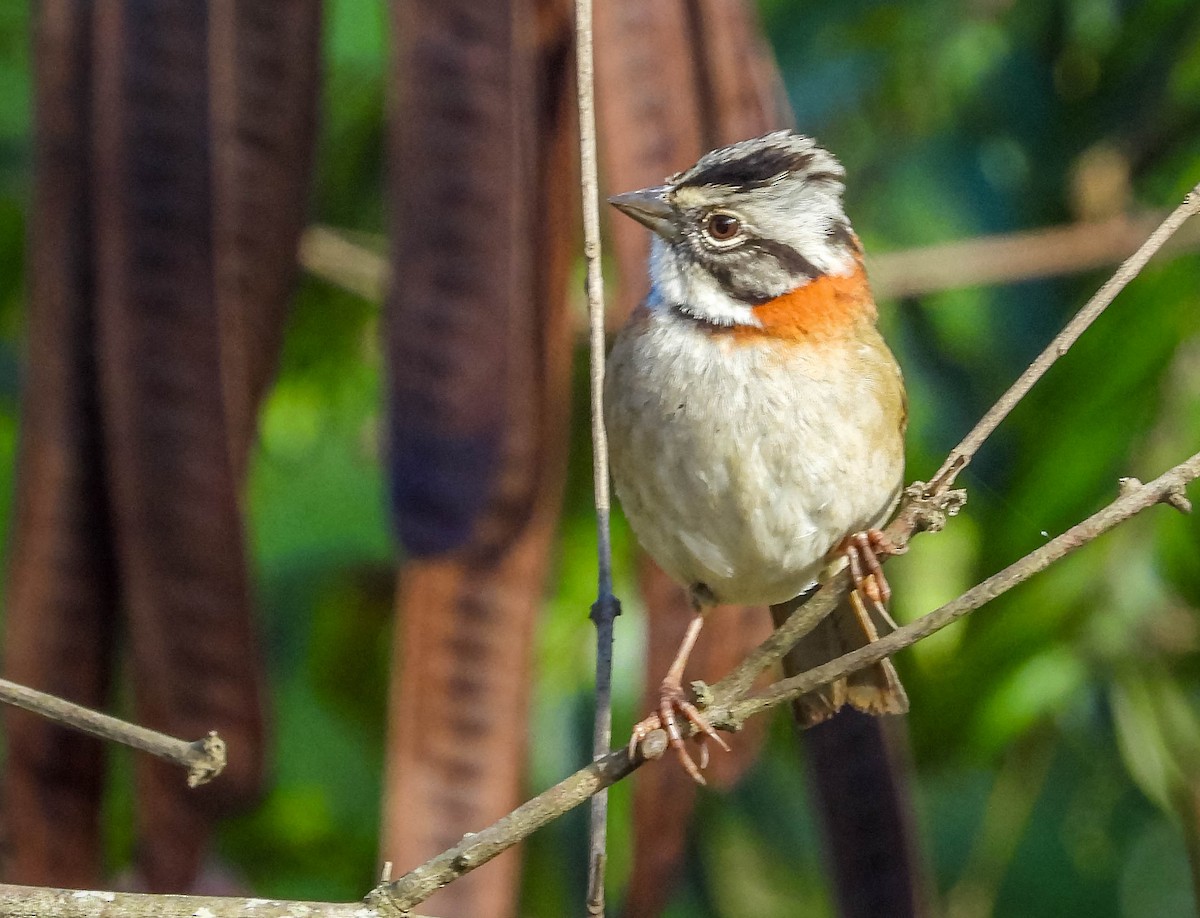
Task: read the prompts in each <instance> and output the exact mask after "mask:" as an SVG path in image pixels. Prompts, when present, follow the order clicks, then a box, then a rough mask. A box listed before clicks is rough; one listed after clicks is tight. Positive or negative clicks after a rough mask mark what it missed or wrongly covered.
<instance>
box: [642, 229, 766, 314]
mask: <svg viewBox="0 0 1200 918" xmlns="http://www.w3.org/2000/svg"><path fill="white" fill-rule="evenodd" d="M646 305H647V306H648V307H649V308H650V309H654V310H662V309H677V310H678V311H680V312H682V313H683V314H684V315H687V316H691V317H692V318H693V319H699V320H701V321H703V322H711V323H712V324H713V325H724V326H732V325H749V326H752V327H754V328H761V327H762V322H760V321H759V320H758V317H757V316H755V314H754V307H753V306H750V305H749V304H747V303H743V302H740V301H739V300H735V299H734V298H733V297H731V296H730V295H729V294H728V293H726V292H725V290H724V289H723V288H722V287H721V285H720V284H719V283H717V281H716V279H715V278H713V276H712V275H711V274H709V273H708V272H707V271H705V270H704V269H703V268H702V267H700V266H699V265H694V264H688V263H681V260H680V259H679V258H677V257H676V256H675V254H674V253H673V252H672V251H671V247H670V246H669V245H668V244H667V243H666V242H664V241H663V240H662V239H660V238H658V237H657V236H656V237H654V238H653V239H652V240H651V243H650V296H649V298H648V299H647V302H646Z"/></svg>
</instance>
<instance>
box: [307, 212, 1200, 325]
mask: <svg viewBox="0 0 1200 918" xmlns="http://www.w3.org/2000/svg"><path fill="white" fill-rule="evenodd" d="M1161 222H1162V214H1134V215H1131V216H1119V217H1114V218H1113V219H1111V220H1106V221H1104V222H1097V223H1069V224H1066V225H1063V226H1048V227H1042V228H1040V229H1033V230H1022V231H1019V232H1015V233H1003V234H1000V235H994V236H976V237H974V238H970V239H959V240H955V241H954V242H943V243H938V244H937V245H927V246H919V247H916V248H910V249H901V250H900V251H895V252H882V253H878V254H875V255H870V256H868V258H867V269H868V271H869V273H870V276H871V289H873V290H874V291H875V296H876V297H877V298H878V299H890V298H896V297H906V296H925V295H927V294H930V293H938V292H939V291H942V290H955V289H959V288H962V287H982V286H993V285H1002V284H1015V283H1020V282H1021V281H1027V280H1035V279H1039V278H1047V277H1061V276H1065V275H1070V274H1078V273H1080V272H1081V271H1090V270H1093V269H1095V268H1102V267H1104V266H1106V265H1113V264H1119V263H1120V262H1121V261H1122V260H1123V259H1125V258H1127V257H1128V256H1129V254H1130V253H1131V252H1134V251H1135V250H1136V249H1137V247H1138V246H1139V244H1141V243H1142V242H1143V241H1144V240H1145V239H1146V237H1147V236H1149V235H1150V233H1151V231H1153V230H1154V228H1155V227H1156V226H1158V225H1159V224H1160V223H1161ZM383 246H384V239H383V237H382V236H372V235H370V234H366V233H353V232H351V231H350V230H345V229H335V228H333V227H329V226H322V225H321V224H314V225H312V226H310V227H309V228H308V229H306V230H305V231H304V235H303V237H302V238H301V240H300V251H299V258H300V264H301V266H302V267H303V268H304V270H305V271H307V272H308V273H309V274H312V275H313V276H315V277H319V278H321V279H322V280H324V281H325V282H327V283H330V284H333V285H334V286H337V287H341V288H342V289H343V290H346V291H348V292H350V293H353V294H355V295H356V296H361V297H362V298H363V299H366V300H370V301H371V302H374V303H378V302H380V301H381V300H382V299H383V291H384V287H385V286H386V284H387V273H388V269H387V259H386V258H384V257H383V255H381V254H380V252H379V250H381V249H382V248H383ZM1198 248H1200V226H1195V225H1192V226H1188V227H1185V228H1184V229H1182V230H1180V231H1179V233H1178V234H1177V235H1176V236H1175V237H1174V238H1173V239H1172V240H1171V241H1170V242H1169V243H1168V244H1167V245H1166V246H1164V247H1163V250H1162V254H1163V255H1164V256H1165V255H1169V254H1176V255H1177V254H1181V253H1182V252H1185V251H1195V250H1196V249H1198Z"/></svg>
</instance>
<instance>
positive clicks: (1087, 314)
mask: <svg viewBox="0 0 1200 918" xmlns="http://www.w3.org/2000/svg"><path fill="white" fill-rule="evenodd" d="M1198 212H1200V185H1197V186H1196V187H1194V188H1193V189H1192V190H1191V191H1190V192H1189V193H1188V195H1187V197H1185V198H1184V199H1183V203H1181V204H1180V205H1179V206H1178V207H1176V208H1175V209H1174V210H1173V211H1171V213H1170V214H1169V215H1168V216H1167V219H1165V220H1164V221H1163V222H1162V223H1161V224H1160V225H1159V227H1158V229H1156V230H1155V231H1154V232H1153V233H1151V234H1150V238H1149V239H1147V240H1146V241H1145V242H1143V243H1142V244H1141V246H1140V247H1139V248H1138V250H1137V251H1136V252H1134V253H1133V254H1132V255H1130V256H1129V258H1127V259H1126V260H1125V261H1124V262H1123V263H1122V264H1121V266H1120V267H1119V268H1117V270H1116V273H1115V274H1113V276H1112V277H1110V278H1109V279H1108V280H1107V281H1106V282H1105V284H1104V286H1103V287H1101V288H1100V289H1099V290H1097V291H1096V294H1095V296H1093V297H1092V298H1091V299H1090V300H1088V301H1087V303H1086V304H1084V307H1083V308H1082V309H1081V310H1079V312H1077V313H1076V314H1075V317H1074V318H1073V319H1071V321H1070V322H1068V323H1067V326H1066V328H1064V329H1063V330H1062V331H1061V332H1059V333H1058V334H1057V335H1056V336H1055V338H1054V340H1053V341H1051V342H1050V344H1049V346H1048V347H1047V348H1046V349H1045V350H1044V351H1042V353H1041V354H1039V355H1038V357H1037V359H1036V360H1034V361H1033V363H1031V364H1030V365H1029V367H1028V369H1026V370H1025V372H1024V373H1022V374H1021V375H1020V376H1019V377H1018V378H1017V381H1016V382H1014V383H1013V384H1012V386H1011V387H1010V388H1009V390H1008V391H1007V392H1005V393H1004V395H1002V396H1001V397H1000V400H999V401H998V402H996V404H995V405H993V406H992V407H991V408H990V409H989V410H988V412H987V414H985V415H984V416H983V417H982V418H980V419H979V423H978V424H976V425H975V427H974V428H973V429H972V430H971V432H970V433H969V434H967V435H966V436H965V437H964V438H963V441H962V442H961V443H959V444H958V446H956V447H954V449H952V450H951V451H950V455H949V456H947V457H946V461H945V462H944V463H942V467H941V468H940V469H938V473H937V474H936V475H934V476H933V480H932V481H931V482H930V483H929V493H930V494H936V493H938V492H940V491H944V490H946V489H947V488H949V487H950V486H951V485H952V484H953V483H954V479H955V478H956V477H957V476H958V473H959V472H961V471H962V470H963V469H964V468H966V467H967V464H968V463H969V462H970V461H971V459H972V458H974V456H975V453H976V452H977V451H978V450H979V447H980V446H982V445H983V441H984V440H986V439H987V438H988V437H989V436H991V433H992V431H994V430H995V429H996V428H997V427H999V426H1000V422H1001V421H1003V420H1004V419H1005V418H1006V417H1008V415H1009V413H1010V412H1011V411H1012V410H1013V408H1015V407H1016V406H1017V403H1019V402H1020V401H1021V399H1023V398H1024V397H1025V395H1026V394H1027V393H1028V392H1029V390H1030V389H1032V388H1033V386H1034V383H1036V382H1037V381H1038V380H1039V379H1041V378H1042V377H1043V376H1044V375H1045V374H1046V371H1047V370H1049V369H1050V367H1051V366H1053V364H1054V362H1055V361H1056V360H1058V358H1059V357H1061V356H1062V355H1063V354H1065V353H1066V352H1067V351H1068V350H1070V348H1071V345H1073V344H1074V343H1075V342H1076V341H1078V340H1079V336H1080V335H1082V334H1083V333H1084V332H1085V331H1086V330H1087V328H1088V326H1089V325H1091V324H1092V322H1094V321H1095V320H1096V318H1097V317H1098V316H1099V315H1100V314H1101V313H1102V312H1104V310H1105V309H1107V308H1108V307H1109V304H1111V303H1112V301H1113V300H1115V299H1116V298H1117V294H1118V293H1120V292H1121V291H1122V290H1124V289H1125V287H1126V285H1127V284H1128V283H1129V282H1130V281H1131V280H1133V279H1134V278H1135V277H1137V276H1138V274H1140V273H1141V270H1142V268H1144V267H1146V262H1148V261H1149V260H1150V259H1151V258H1152V257H1153V256H1154V254H1155V253H1156V252H1157V251H1158V250H1159V249H1161V248H1162V247H1163V244H1164V243H1166V241H1167V240H1168V239H1170V238H1171V237H1172V236H1173V235H1175V231H1176V230H1178V229H1179V227H1181V226H1183V224H1184V223H1185V222H1187V219H1188V218H1189V217H1191V216H1194V215H1195V214H1196V213H1198Z"/></svg>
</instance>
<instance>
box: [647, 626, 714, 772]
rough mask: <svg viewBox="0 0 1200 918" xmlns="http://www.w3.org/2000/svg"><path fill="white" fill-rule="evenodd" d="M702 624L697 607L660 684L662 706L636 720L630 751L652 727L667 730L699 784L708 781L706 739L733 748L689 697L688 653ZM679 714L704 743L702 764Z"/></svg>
mask: <svg viewBox="0 0 1200 918" xmlns="http://www.w3.org/2000/svg"><path fill="white" fill-rule="evenodd" d="M702 627H704V615H703V613H702V612H701V611H700V610H699V609H697V610H696V614H695V615H694V616H693V617H692V620H691V621H690V622H689V623H688V628H687V633H686V634H685V635H684V636H683V641H682V643H680V645H679V650H678V651H677V652H676V654H675V659H674V661H673V662H672V663H671V668H670V669H668V670H667V675H666V677H665V678H664V679H663V681H662V685H661V686H660V687H659V700H658V710H657V711H655V712H654V713H653V714H651V715H650V716H649V717H647V718H646V719H645V720H642V721H639V722H638V723H637V724H635V725H634V728H633V734H632V735H631V736H630V738H629V753H630V755H632V754H633V752H634V750H635V749H636V748H637V746H638V745H639V744H640V743H641V741H642V740H644V739H645V738H646V737H647V736H648V735H649V734H650V733H651V732H652V731H654V730H659V729H662V730H666V731H667V736H668V738H669V739H670V742H671V745H672V746H673V747H674V748H675V751H676V753H678V755H679V761H680V762H681V763H682V764H683V767H684V769H686V770H687V773H688V774H689V775H691V776H692V778H693V779H694V780H695V781H696V783H698V784H704V783H705V781H704V776H703V775H702V774H700V768H703V767H704V766H706V765H707V764H708V747H707V746H706V745H705V744H704V740H705V739H706V738H711V739H712V740H714V741H715V742H716V743H717V745H718V746H720V747H721V748H722V749H724V750H725V751H726V752H728V751H729V746H728V745H727V744H726V742H725V740H723V739H722V738H721V734H719V733H718V732H717V731H716V730H714V729H713V727H712V725H711V724H710V723H709V722H708V721H707V720H706V719H705V717H704V715H703V714H701V713H700V711H699V710H698V709H697V708H696V706H695V705H694V704H692V703H691V702H690V701H689V700H688V697H687V694H686V693H685V692H684V690H683V671H684V668H685V667H686V666H687V661H688V657H689V656H691V653H692V648H693V647H695V646H696V638H698V637H699V636H700V629H701V628H702ZM679 715H682V718H683V719H685V720H687V721H689V722H691V723H692V724H693V725H694V726H695V727H696V730H697V731H698V732H697V734H696V739H697V742H698V743H699V744H700V762H701V764H700V767H699V768H698V767H697V766H696V763H695V761H694V760H693V759H692V757H691V755H690V754H689V753H688V751H687V747H686V746H684V742H683V733H682V731H681V730H680V729H679Z"/></svg>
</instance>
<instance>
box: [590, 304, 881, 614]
mask: <svg viewBox="0 0 1200 918" xmlns="http://www.w3.org/2000/svg"><path fill="white" fill-rule="evenodd" d="M894 366H895V365H894V362H892V361H891V357H890V355H888V354H887V352H886V350H884V349H883V346H882V341H881V340H880V339H879V338H878V335H877V333H876V332H875V331H874V329H873V328H870V329H869V330H868V332H867V337H866V338H865V339H864V340H861V341H860V340H857V339H856V338H854V337H853V336H842V337H841V338H839V339H837V340H834V339H832V338H827V339H825V340H824V341H822V342H821V343H820V344H817V343H816V342H813V343H812V344H811V345H810V344H805V343H800V342H796V341H791V342H787V341H777V340H775V341H771V340H767V339H765V338H761V337H760V338H754V339H751V338H747V337H745V336H739V335H735V334H726V333H721V332H719V333H715V334H714V333H713V331H712V330H711V328H710V327H708V326H704V325H702V324H700V323H695V322H688V321H686V320H682V319H680V318H679V317H678V316H667V315H661V314H659V315H649V316H646V317H645V318H644V319H643V320H641V321H640V322H638V323H636V324H635V325H634V326H631V327H630V328H628V329H626V332H625V333H624V334H623V335H622V336H621V338H620V339H619V340H618V342H617V344H616V346H615V347H614V350H613V355H612V360H611V363H610V374H611V375H610V378H609V387H608V399H607V401H608V406H607V408H608V411H607V414H608V424H609V430H610V434H611V437H612V444H613V471H614V476H615V478H616V483H617V489H618V493H619V495H620V497H621V500H622V503H623V505H624V507H625V511H626V514H627V515H628V516H629V518H630V521H631V522H632V523H633V525H634V528H635V529H636V530H637V532H638V535H639V538H640V539H641V540H642V541H643V543H644V544H645V545H646V547H647V548H648V549H649V550H650V551H651V553H652V554H653V555H654V556H655V557H656V558H657V559H658V560H659V562H660V563H662V564H663V565H664V566H665V567H667V568H668V570H670V571H671V572H672V573H673V574H675V575H676V576H677V577H679V578H680V579H683V580H685V581H687V579H688V578H693V579H700V580H705V578H709V579H710V580H716V581H721V582H724V583H725V584H726V585H727V592H726V594H725V595H726V596H727V597H728V598H729V599H731V600H733V601H739V602H741V601H767V598H766V597H768V596H770V595H776V594H773V593H769V592H767V593H763V592H759V591H757V588H758V586H762V585H765V586H767V587H769V586H770V585H771V584H765V582H764V584H760V583H758V581H759V580H761V579H762V578H763V577H765V576H767V573H766V572H767V571H768V570H770V571H771V572H772V573H771V574H770V577H774V576H775V574H778V576H779V577H780V578H782V579H781V581H780V586H779V589H780V591H781V592H786V591H787V589H792V588H793V587H795V588H796V591H797V592H798V591H799V588H800V587H802V586H803V584H800V586H796V583H797V578H802V577H804V576H814V575H815V571H816V569H817V567H819V565H820V563H821V560H822V559H823V557H824V555H825V553H826V552H827V551H828V550H829V549H830V548H831V547H832V545H833V544H834V543H835V542H836V540H838V539H840V538H841V537H842V536H844V535H845V534H846V533H847V532H849V531H851V530H852V529H853V528H862V527H864V526H867V525H873V524H875V523H876V521H877V519H878V517H879V515H880V514H882V513H886V512H887V510H888V507H889V504H890V501H891V495H892V494H893V492H894V491H895V489H896V486H897V483H898V481H899V479H900V476H901V474H902V462H903V458H902V433H901V429H900V425H901V423H902V422H901V420H900V416H899V411H900V408H899V405H900V402H899V396H898V391H899V376H898V373H897V372H896V371H895V369H894ZM889 389H890V390H894V391H888V390H889ZM770 577H768V579H770ZM722 578H723V579H722ZM788 578H790V579H788ZM751 581H753V582H754V583H753V584H750V582H751ZM783 581H786V583H784V582H783ZM705 582H709V580H705ZM748 584H750V586H752V587H753V588H750V586H748ZM711 585H712V586H713V587H714V588H716V587H717V586H718V585H719V584H718V583H712V584H711ZM792 595H794V593H793V594H792ZM783 598H787V597H783ZM769 601H780V600H779V599H778V598H776V599H769Z"/></svg>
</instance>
